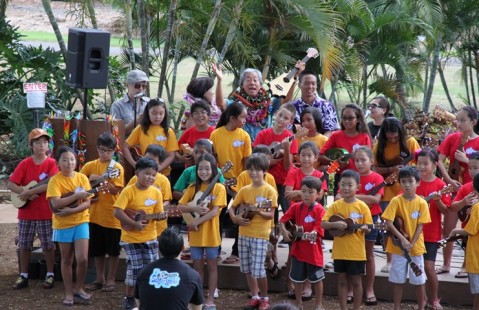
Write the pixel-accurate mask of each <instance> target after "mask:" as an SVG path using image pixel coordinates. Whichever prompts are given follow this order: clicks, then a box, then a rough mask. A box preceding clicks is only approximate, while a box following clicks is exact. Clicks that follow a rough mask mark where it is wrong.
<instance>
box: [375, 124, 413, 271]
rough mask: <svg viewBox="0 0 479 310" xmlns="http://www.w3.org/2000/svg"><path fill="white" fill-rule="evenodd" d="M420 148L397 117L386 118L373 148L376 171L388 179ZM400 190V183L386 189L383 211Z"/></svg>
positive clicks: (387, 264)
mask: <svg viewBox="0 0 479 310" xmlns="http://www.w3.org/2000/svg"><path fill="white" fill-rule="evenodd" d="M419 148H420V146H419V143H418V142H417V141H416V139H414V138H413V137H409V136H408V135H407V132H406V128H404V125H403V124H402V122H401V121H400V120H398V119H397V118H395V117H388V118H386V119H385V120H384V121H383V124H382V125H381V128H380V130H379V134H378V138H377V142H376V143H375V144H374V146H373V154H374V162H375V166H374V171H376V172H377V173H379V174H382V175H383V177H385V178H386V177H387V176H388V175H390V174H391V173H393V172H396V171H399V169H400V168H401V167H402V166H404V165H405V164H407V163H409V162H410V161H412V159H413V158H414V153H415V152H416V151H417V150H419ZM400 190H401V186H400V185H399V182H395V183H394V184H392V185H391V186H386V187H385V188H384V196H383V197H382V199H381V202H380V203H379V206H380V207H381V209H382V211H384V210H385V209H386V207H387V205H388V204H389V201H390V200H391V199H392V198H393V197H394V196H396V195H397V194H399V191H400ZM391 257H392V256H391V255H390V254H388V256H387V263H386V266H384V267H383V268H381V272H389V268H390V266H391Z"/></svg>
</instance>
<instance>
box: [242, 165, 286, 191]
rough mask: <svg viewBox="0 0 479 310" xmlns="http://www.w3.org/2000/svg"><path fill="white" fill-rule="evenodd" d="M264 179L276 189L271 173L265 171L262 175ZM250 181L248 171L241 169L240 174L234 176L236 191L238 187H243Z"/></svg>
mask: <svg viewBox="0 0 479 310" xmlns="http://www.w3.org/2000/svg"><path fill="white" fill-rule="evenodd" d="M264 181H265V182H266V183H268V184H269V185H271V186H272V187H273V188H274V189H275V190H276V191H277V187H276V181H275V180H274V177H273V175H272V174H271V173H269V172H266V174H265V176H264ZM251 183H252V181H251V178H250V177H249V174H248V171H246V170H245V171H242V172H241V173H240V175H239V176H238V177H237V178H236V191H237V192H238V191H239V190H240V189H242V188H243V187H245V186H246V185H250V184H251Z"/></svg>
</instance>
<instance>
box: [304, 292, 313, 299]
mask: <svg viewBox="0 0 479 310" xmlns="http://www.w3.org/2000/svg"><path fill="white" fill-rule="evenodd" d="M312 298H313V292H303V295H302V296H301V300H302V301H308V300H311V299H312Z"/></svg>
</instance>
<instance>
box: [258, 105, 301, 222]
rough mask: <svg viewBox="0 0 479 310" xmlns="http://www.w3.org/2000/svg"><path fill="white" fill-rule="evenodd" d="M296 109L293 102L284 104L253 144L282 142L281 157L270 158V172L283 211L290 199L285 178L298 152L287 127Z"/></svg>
mask: <svg viewBox="0 0 479 310" xmlns="http://www.w3.org/2000/svg"><path fill="white" fill-rule="evenodd" d="M295 115H296V109H295V108H294V106H293V105H292V104H289V103H287V104H283V105H282V106H281V107H280V108H279V109H278V111H277V112H276V114H275V117H274V123H273V127H271V128H267V129H263V130H261V131H260V132H259V133H258V135H257V136H256V140H255V141H254V143H253V146H256V145H258V144H265V145H271V144H272V143H274V142H276V143H281V144H282V148H281V151H279V153H280V155H281V156H279V157H276V156H275V154H273V157H272V158H271V160H270V163H269V165H270V168H269V173H271V174H272V175H273V176H274V180H275V181H276V186H277V189H278V205H281V209H282V210H283V212H286V211H287V210H288V206H289V201H288V200H287V199H286V198H285V195H284V193H285V189H286V186H285V180H286V175H287V174H288V170H289V168H290V167H291V165H292V162H293V156H294V154H297V153H298V142H297V141H296V140H293V141H292V142H289V141H288V140H289V137H291V136H292V135H293V134H292V133H291V132H290V131H289V130H287V127H288V126H289V125H290V124H292V123H293V120H294V116H295ZM274 222H275V223H277V222H278V212H277V211H276V213H275V215H274Z"/></svg>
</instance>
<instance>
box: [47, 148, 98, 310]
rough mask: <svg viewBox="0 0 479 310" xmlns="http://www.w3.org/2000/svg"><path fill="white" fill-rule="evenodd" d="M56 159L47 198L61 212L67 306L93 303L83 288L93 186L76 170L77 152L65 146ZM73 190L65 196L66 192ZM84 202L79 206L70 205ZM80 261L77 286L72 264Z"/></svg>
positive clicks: (57, 218)
mask: <svg viewBox="0 0 479 310" xmlns="http://www.w3.org/2000/svg"><path fill="white" fill-rule="evenodd" d="M56 160H57V164H58V167H59V168H60V173H57V174H56V175H55V176H53V177H52V178H51V179H50V181H49V182H48V189H47V199H48V201H49V203H50V206H51V208H52V209H55V210H57V211H58V213H54V214H53V217H52V222H53V237H52V240H53V241H56V242H58V244H59V246H60V255H61V270H62V278H63V285H64V286H65V299H64V300H63V305H65V306H72V305H73V303H74V302H78V303H89V302H90V301H91V295H90V294H87V293H86V292H85V290H84V289H83V285H84V281H85V274H86V270H87V267H88V239H89V238H90V235H89V230H88V222H89V211H88V208H89V207H90V199H88V198H89V197H90V196H91V194H89V193H88V192H87V191H88V190H90V189H91V186H90V182H89V181H88V178H87V177H86V176H85V175H84V174H81V173H78V172H75V168H76V165H77V161H76V157H75V152H74V151H73V150H72V149H71V148H69V147H67V146H61V147H60V148H58V150H57V154H56ZM68 193H73V194H72V195H70V196H67V197H64V198H62V195H65V194H68ZM77 201H80V202H79V204H78V206H76V207H69V205H71V204H72V203H75V202H77ZM73 258H75V260H76V264H77V267H76V281H75V288H73V281H72V266H73Z"/></svg>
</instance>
